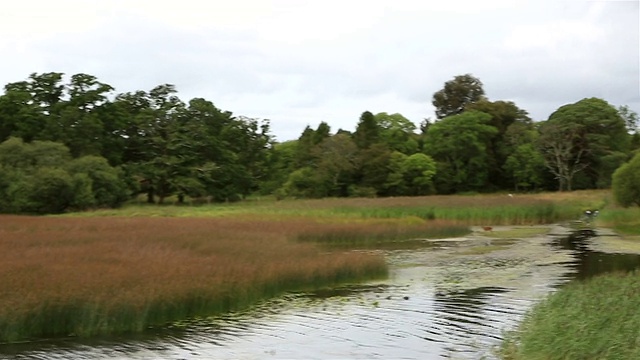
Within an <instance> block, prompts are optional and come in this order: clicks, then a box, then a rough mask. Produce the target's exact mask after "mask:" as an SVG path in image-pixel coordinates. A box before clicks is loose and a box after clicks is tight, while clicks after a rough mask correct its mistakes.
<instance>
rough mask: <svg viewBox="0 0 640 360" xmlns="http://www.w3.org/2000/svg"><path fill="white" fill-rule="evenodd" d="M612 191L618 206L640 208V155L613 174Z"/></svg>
mask: <svg viewBox="0 0 640 360" xmlns="http://www.w3.org/2000/svg"><path fill="white" fill-rule="evenodd" d="M612 190H613V195H614V197H615V199H616V201H617V202H618V204H620V205H622V206H624V207H628V206H631V205H634V204H635V205H637V206H640V154H636V156H634V157H633V159H631V161H630V162H628V163H626V164H624V165H622V166H620V167H619V168H618V169H617V170H616V171H615V172H614V173H613V186H612Z"/></svg>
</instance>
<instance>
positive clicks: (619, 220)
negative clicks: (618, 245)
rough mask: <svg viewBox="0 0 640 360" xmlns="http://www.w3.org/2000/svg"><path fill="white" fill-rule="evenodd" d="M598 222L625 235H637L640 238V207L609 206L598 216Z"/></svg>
mask: <svg viewBox="0 0 640 360" xmlns="http://www.w3.org/2000/svg"><path fill="white" fill-rule="evenodd" d="M596 221H597V224H598V225H601V226H604V227H609V228H612V229H614V230H615V231H616V232H618V233H619V234H622V235H625V236H636V238H638V240H640V208H638V207H634V208H619V207H614V206H612V207H609V208H607V209H606V210H605V211H602V212H601V213H600V215H599V216H598V218H597V220H596Z"/></svg>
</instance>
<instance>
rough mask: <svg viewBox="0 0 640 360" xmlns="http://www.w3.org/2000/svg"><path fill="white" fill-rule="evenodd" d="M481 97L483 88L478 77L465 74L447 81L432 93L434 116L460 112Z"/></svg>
mask: <svg viewBox="0 0 640 360" xmlns="http://www.w3.org/2000/svg"><path fill="white" fill-rule="evenodd" d="M483 98H484V89H483V88H482V82H481V81H480V79H478V78H476V77H473V76H472V75H471V74H465V75H458V76H456V77H454V78H453V80H450V81H447V82H446V83H445V84H444V88H443V89H442V90H439V91H437V92H436V93H435V94H433V101H432V104H433V106H434V107H435V108H436V117H437V118H438V119H443V118H445V117H447V116H451V115H457V114H460V113H462V112H463V111H464V110H465V107H466V106H467V105H469V104H472V103H474V102H477V101H479V100H481V99H483Z"/></svg>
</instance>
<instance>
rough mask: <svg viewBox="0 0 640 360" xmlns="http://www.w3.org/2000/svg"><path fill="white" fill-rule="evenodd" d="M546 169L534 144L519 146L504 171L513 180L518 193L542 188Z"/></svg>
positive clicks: (508, 159) (508, 160) (506, 163)
mask: <svg viewBox="0 0 640 360" xmlns="http://www.w3.org/2000/svg"><path fill="white" fill-rule="evenodd" d="M544 167H545V166H544V159H543V157H542V155H541V154H540V152H539V151H538V150H537V149H536V147H535V146H534V145H533V144H523V145H520V146H518V147H517V148H516V149H515V151H514V152H513V153H512V154H511V155H509V157H508V158H507V161H506V162H505V164H504V170H505V172H506V173H507V174H509V176H510V177H511V178H512V179H513V183H514V184H515V190H516V191H518V190H521V189H531V188H534V189H535V188H537V187H538V186H540V185H541V184H542V180H543V179H542V173H543V171H544Z"/></svg>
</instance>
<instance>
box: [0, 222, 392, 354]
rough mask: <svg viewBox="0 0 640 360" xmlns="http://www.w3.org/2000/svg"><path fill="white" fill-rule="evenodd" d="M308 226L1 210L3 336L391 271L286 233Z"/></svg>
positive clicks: (83, 331)
mask: <svg viewBox="0 0 640 360" xmlns="http://www.w3.org/2000/svg"><path fill="white" fill-rule="evenodd" d="M250 220H251V221H250ZM313 229H316V231H321V229H322V224H318V223H312V222H305V221H294V222H289V223H282V222H275V221H260V220H256V219H216V218H146V217H139V218H120V217H110V218H105V217H101V218H35V217H17V216H2V217H0V234H1V235H0V284H2V285H1V287H2V290H1V291H0V339H1V341H3V342H6V341H16V340H23V339H29V338H34V337H45V336H66V335H77V336H91V335H96V334H106V333H114V332H129V331H141V330H143V329H145V328H147V327H148V326H151V325H158V324H164V323H166V322H167V321H171V320H176V319H183V318H186V317H189V316H196V315H208V314H212V313H216V312H223V311H228V310H232V309H237V308H242V307H245V306H247V305H250V304H252V303H254V302H255V301H257V300H259V299H263V298H265V297H269V296H274V295H277V294H280V293H282V292H284V291H289V290H299V289H311V288H318V287H322V286H330V285H334V284H337V283H343V282H348V281H355V280H363V279H367V278H374V277H380V276H384V275H385V274H386V265H385V261H384V259H383V258H382V257H381V256H374V255H370V254H364V253H358V252H333V253H329V252H327V251H324V250H320V249H319V248H318V247H317V246H315V245H314V244H309V243H300V242H295V241H291V240H290V239H291V238H293V237H295V236H296V234H298V233H299V232H301V231H310V230H313Z"/></svg>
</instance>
